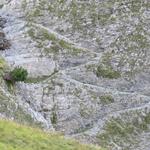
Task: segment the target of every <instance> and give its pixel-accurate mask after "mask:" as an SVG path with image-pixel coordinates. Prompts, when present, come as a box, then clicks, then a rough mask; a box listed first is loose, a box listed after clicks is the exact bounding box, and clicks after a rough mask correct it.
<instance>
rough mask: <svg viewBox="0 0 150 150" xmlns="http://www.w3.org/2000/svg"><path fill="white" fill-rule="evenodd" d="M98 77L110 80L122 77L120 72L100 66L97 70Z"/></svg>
mask: <svg viewBox="0 0 150 150" xmlns="http://www.w3.org/2000/svg"><path fill="white" fill-rule="evenodd" d="M96 75H97V77H103V78H109V79H117V78H120V77H121V74H120V72H119V71H116V70H114V69H113V68H112V67H103V66H101V65H100V66H98V67H97V70H96Z"/></svg>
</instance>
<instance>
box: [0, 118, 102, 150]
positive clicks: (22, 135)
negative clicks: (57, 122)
mask: <svg viewBox="0 0 150 150" xmlns="http://www.w3.org/2000/svg"><path fill="white" fill-rule="evenodd" d="M0 149H2V150H101V149H100V148H95V147H94V146H87V145H82V144H79V143H78V142H76V141H72V140H67V139H65V138H64V137H63V136H62V135H59V134H54V133H51V134H48V133H45V132H43V131H41V130H38V129H33V128H29V127H26V126H21V125H19V124H16V123H14V122H10V121H5V120H1V121H0Z"/></svg>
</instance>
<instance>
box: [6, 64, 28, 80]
mask: <svg viewBox="0 0 150 150" xmlns="http://www.w3.org/2000/svg"><path fill="white" fill-rule="evenodd" d="M27 76H28V72H27V70H26V69H24V68H22V67H16V68H14V70H12V71H11V72H9V73H8V74H6V75H5V77H4V79H5V80H6V81H9V82H12V83H14V82H18V81H25V80H26V79H27Z"/></svg>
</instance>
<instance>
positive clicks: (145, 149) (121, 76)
mask: <svg viewBox="0 0 150 150" xmlns="http://www.w3.org/2000/svg"><path fill="white" fill-rule="evenodd" d="M0 5H1V7H2V8H1V10H0V15H1V16H2V17H3V18H5V20H6V21H7V22H5V21H4V20H3V19H1V18H0V22H4V23H5V25H3V23H2V27H3V31H4V33H5V35H6V37H7V38H6V37H5V35H4V33H3V32H1V30H0V48H1V37H2V41H3V40H9V41H10V42H11V46H10V47H9V49H8V48H6V50H5V51H0V54H1V56H2V57H3V58H4V59H5V61H6V62H7V63H8V65H9V66H10V67H12V68H13V67H15V66H23V67H24V68H26V69H27V70H28V71H29V78H28V80H27V81H26V82H25V83H18V84H17V85H16V87H15V92H14V94H13V93H9V91H7V90H6V86H5V84H4V86H1V89H2V91H3V92H4V94H5V95H7V97H8V98H9V97H13V99H14V103H17V104H18V105H19V107H20V108H21V110H24V112H25V113H27V114H28V115H29V116H30V117H31V120H32V121H33V122H38V123H39V122H40V125H41V126H42V127H44V128H46V129H53V130H56V131H61V132H63V133H64V134H65V135H67V136H71V137H74V138H77V139H81V140H83V141H84V142H91V143H97V144H100V145H102V146H103V147H106V148H108V149H113V150H126V149H130V150H149V147H150V142H149V138H150V132H149V131H150V103H149V102H150V49H149V48H150V29H149V25H150V1H149V0H144V1H142V0H136V1H135V0H111V1H108V0H105V1H103V0H99V1H96V0H93V1H91V0H84V1H81V0H80V1H79V0H74V1H71V0H66V1H64V0H50V1H48V0H20V1H17V0H10V1H6V0H4V1H2V2H1V3H0ZM6 43H7V42H6ZM8 103H9V102H8ZM0 104H1V103H0ZM4 112H5V111H4ZM4 112H1V114H5V113H4ZM23 116H24V115H23ZM9 117H10V118H11V116H9ZM12 118H13V117H12ZM13 119H15V118H13ZM18 120H19V119H18ZM24 120H26V119H24ZM33 122H32V123H33ZM33 124H34V123H33Z"/></svg>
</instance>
